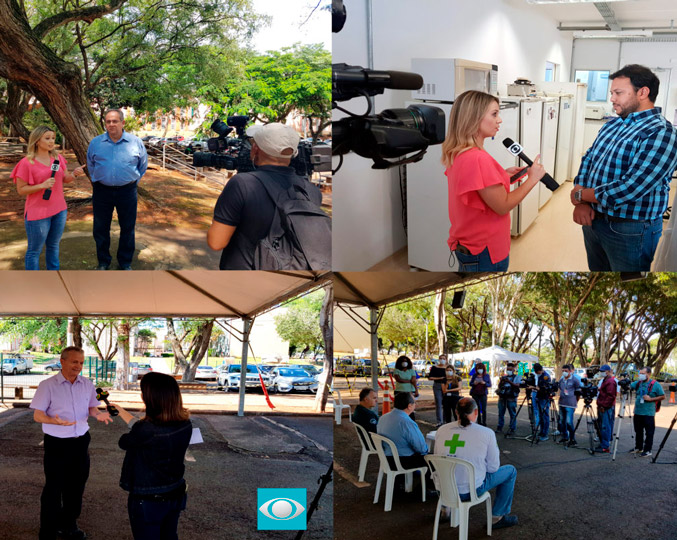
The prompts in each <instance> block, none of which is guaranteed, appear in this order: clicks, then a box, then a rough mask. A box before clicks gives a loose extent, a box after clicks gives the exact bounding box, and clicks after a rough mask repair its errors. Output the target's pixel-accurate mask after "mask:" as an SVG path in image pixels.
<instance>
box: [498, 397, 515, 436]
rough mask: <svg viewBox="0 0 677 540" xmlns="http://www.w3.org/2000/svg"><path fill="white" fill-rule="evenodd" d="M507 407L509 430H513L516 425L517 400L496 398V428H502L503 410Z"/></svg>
mask: <svg viewBox="0 0 677 540" xmlns="http://www.w3.org/2000/svg"><path fill="white" fill-rule="evenodd" d="M506 409H508V414H509V415H510V431H515V428H516V427H517V400H514V399H502V398H499V399H498V426H497V429H503V422H504V417H505V410H506Z"/></svg>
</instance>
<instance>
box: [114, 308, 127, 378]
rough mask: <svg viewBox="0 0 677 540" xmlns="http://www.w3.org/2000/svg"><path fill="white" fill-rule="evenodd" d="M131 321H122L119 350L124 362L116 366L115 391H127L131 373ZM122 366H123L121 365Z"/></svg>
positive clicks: (119, 331) (120, 324) (119, 327)
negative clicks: (128, 375) (128, 378)
mask: <svg viewBox="0 0 677 540" xmlns="http://www.w3.org/2000/svg"><path fill="white" fill-rule="evenodd" d="M130 326H131V325H130V324H129V321H120V323H119V324H118V327H117V331H118V350H120V352H121V353H122V354H121V356H122V362H120V361H118V363H117V365H116V366H115V384H114V385H113V388H115V390H126V389H127V374H128V373H129V333H130ZM120 364H122V365H120Z"/></svg>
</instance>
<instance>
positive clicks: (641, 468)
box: [334, 396, 677, 540]
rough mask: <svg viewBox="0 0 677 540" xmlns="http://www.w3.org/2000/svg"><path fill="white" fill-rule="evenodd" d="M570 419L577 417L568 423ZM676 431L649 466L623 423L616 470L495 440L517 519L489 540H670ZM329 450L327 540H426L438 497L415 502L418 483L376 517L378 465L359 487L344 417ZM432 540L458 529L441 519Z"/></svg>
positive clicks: (668, 409) (660, 422) (667, 416)
mask: <svg viewBox="0 0 677 540" xmlns="http://www.w3.org/2000/svg"><path fill="white" fill-rule="evenodd" d="M431 398H432V396H429V399H431ZM428 403H430V401H428ZM487 412H488V414H487V424H488V427H490V428H492V429H493V428H495V427H496V422H497V407H496V401H495V399H494V400H493V401H490V402H489V406H488V411H487ZM578 412H580V409H579V411H577V414H576V418H578ZM526 413H527V411H526V408H524V409H523V410H522V412H521V413H520V415H519V417H518V429H517V432H518V435H527V434H528V433H529V421H528V416H527V414H526ZM675 413H677V406H675V405H671V406H667V405H666V406H664V407H663V408H662V410H661V412H660V413H659V416H658V418H657V428H656V434H655V437H654V446H653V450H654V454H655V453H656V451H657V449H658V446H659V445H660V443H661V441H662V439H663V437H664V436H665V433H666V431H667V429H666V428H667V427H668V426H669V425H670V422H671V420H672V419H673V417H674V416H675ZM416 420H417V422H418V425H419V427H420V428H421V430H422V432H423V433H424V434H427V433H428V432H429V431H432V430H434V429H435V422H436V420H435V412H434V410H432V408H430V407H427V408H426V409H425V410H417V411H416ZM507 420H508V415H507V414H506V421H507ZM675 431H677V429H675V430H673V433H672V434H671V436H670V437H669V438H668V441H667V443H666V445H665V447H664V448H663V450H662V452H661V453H660V456H659V458H658V461H657V463H655V464H652V463H651V462H650V459H651V458H639V457H635V455H634V454H628V453H627V452H628V450H630V449H631V448H632V447H633V446H634V439H633V438H631V437H632V435H633V433H632V429H631V427H630V422H629V421H628V420H627V419H626V420H624V422H623V424H622V428H621V434H620V438H619V442H618V454H617V456H616V461H615V462H614V461H612V459H611V456H610V455H609V454H595V455H594V456H591V455H590V454H589V453H588V452H587V450H580V449H565V448H563V447H562V446H560V445H556V444H555V443H554V442H553V441H552V438H551V439H550V440H549V441H548V442H544V443H539V444H538V445H535V446H531V445H530V443H529V442H527V441H523V440H517V439H504V438H503V437H502V436H499V437H498V445H499V449H500V451H501V464H502V465H505V464H512V465H514V466H515V467H516V468H517V482H516V485H515V494H514V500H513V506H512V513H513V514H516V515H517V516H518V517H519V525H518V526H516V527H513V528H510V529H502V530H497V531H494V532H493V533H492V538H499V539H505V540H507V539H520V540H523V539H526V540H558V539H562V540H565V539H566V540H576V539H581V540H583V539H606V538H613V539H615V540H636V539H642V540H669V539H671V540H674V539H675V538H677V512H676V510H675V509H677V433H675ZM577 433H578V437H577V438H578V440H579V442H581V441H584V440H585V435H586V428H585V421H583V422H582V423H581V426H580V427H579V431H578V432H577ZM334 448H335V453H334V459H335V463H336V469H337V471H338V472H337V474H336V479H335V486H334V489H335V491H334V538H335V539H338V540H349V539H353V538H358V537H359V538H369V539H370V540H379V539H389V538H394V537H398V536H399V537H402V538H407V539H411V540H417V539H426V540H429V539H430V537H431V535H432V531H433V525H434V521H433V520H434V516H435V509H436V506H437V499H433V500H431V499H430V498H429V499H428V500H427V501H426V502H425V503H423V502H421V492H420V486H419V485H418V483H417V482H416V483H415V485H414V491H413V492H412V493H403V492H399V493H398V492H396V494H395V497H394V499H393V508H392V510H391V511H390V512H384V511H383V503H384V497H385V495H384V487H382V488H381V490H382V491H381V496H380V498H379V502H378V503H377V504H376V505H374V504H373V503H372V501H373V497H374V488H375V485H376V477H377V474H378V459H377V457H376V456H370V457H369V462H368V466H367V472H366V475H365V481H366V482H367V484H366V485H360V484H358V483H357V470H358V465H359V458H360V447H359V443H358V441H357V438H356V434H355V429H354V427H353V426H352V424H351V423H350V422H348V421H347V419H346V418H344V419H343V422H342V425H341V426H336V425H335V426H334ZM384 484H385V481H384ZM484 508H485V507H484V505H478V506H475V507H473V508H472V509H471V510H470V528H469V535H468V538H470V539H473V538H485V537H486V521H485V519H486V518H485V509H484ZM358 531H359V532H358ZM405 531H406V532H405ZM358 534H359V536H358ZM438 538H439V539H441V540H442V539H447V540H455V539H456V538H458V529H451V530H450V527H449V522H448V520H447V521H444V522H442V523H441V524H440V530H439V535H438Z"/></svg>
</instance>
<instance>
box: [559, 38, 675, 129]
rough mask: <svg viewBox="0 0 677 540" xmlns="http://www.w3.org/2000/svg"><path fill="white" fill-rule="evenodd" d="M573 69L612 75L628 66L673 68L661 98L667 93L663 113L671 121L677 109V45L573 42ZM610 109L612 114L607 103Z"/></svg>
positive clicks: (614, 41)
mask: <svg viewBox="0 0 677 540" xmlns="http://www.w3.org/2000/svg"><path fill="white" fill-rule="evenodd" d="M571 63H572V66H573V69H572V70H571V73H572V75H573V73H574V71H575V70H577V69H579V70H581V69H589V70H590V69H596V70H605V69H608V70H609V71H610V72H611V73H613V72H614V71H617V70H618V69H620V68H621V67H623V66H625V65H627V64H640V65H643V66H646V67H648V68H650V69H655V68H663V69H670V70H671V73H670V79H669V85H667V87H666V85H665V84H664V83H663V82H661V86H660V89H659V91H658V94H659V98H660V97H662V96H664V95H665V93H666V92H667V93H668V102H667V107H666V109H665V110H664V111H663V112H664V114H665V116H666V118H667V119H668V120H670V121H671V122H672V121H673V120H674V118H675V109H677V42H674V41H673V42H669V41H665V42H663V41H655V42H650V41H646V42H645V41H626V42H620V41H618V40H611V39H577V40H574V52H573V57H572V62H571ZM607 109H608V111H609V112H611V105H610V102H608V105H607Z"/></svg>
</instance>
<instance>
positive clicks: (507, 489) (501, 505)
mask: <svg viewBox="0 0 677 540" xmlns="http://www.w3.org/2000/svg"><path fill="white" fill-rule="evenodd" d="M515 478H517V469H515V467H514V466H512V465H503V466H502V467H499V468H498V470H497V471H496V472H495V473H489V472H488V473H487V475H486V476H485V477H484V482H482V485H481V486H480V487H478V488H477V496H478V497H480V496H482V494H483V493H486V492H487V491H489V490H491V489H494V488H496V497H494V504H493V506H492V509H491V513H492V514H493V515H494V516H505V515H507V514H509V513H510V509H511V508H512V495H513V492H514V491H515ZM461 500H462V501H464V502H465V501H469V500H470V493H462V494H461Z"/></svg>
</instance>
